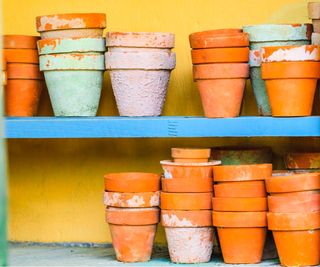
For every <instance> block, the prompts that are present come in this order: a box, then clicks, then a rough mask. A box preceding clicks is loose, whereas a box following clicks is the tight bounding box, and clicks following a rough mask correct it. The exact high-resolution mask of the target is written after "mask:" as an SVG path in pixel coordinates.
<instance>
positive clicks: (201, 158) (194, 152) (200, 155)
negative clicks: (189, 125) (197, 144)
mask: <svg viewBox="0 0 320 267" xmlns="http://www.w3.org/2000/svg"><path fill="white" fill-rule="evenodd" d="M210 154H211V149H210V148H171V156H172V157H173V161H174V162H208V160H209V158H210Z"/></svg>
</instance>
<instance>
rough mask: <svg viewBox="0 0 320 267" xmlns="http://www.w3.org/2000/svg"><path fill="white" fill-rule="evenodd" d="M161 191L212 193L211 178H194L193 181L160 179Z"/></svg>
mask: <svg viewBox="0 0 320 267" xmlns="http://www.w3.org/2000/svg"><path fill="white" fill-rule="evenodd" d="M161 183H162V191H163V192H170V193H204V192H212V191H213V188H212V184H213V180H212V177H203V178H199V177H195V179H181V178H173V179H171V178H162V179H161Z"/></svg>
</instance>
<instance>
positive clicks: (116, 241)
mask: <svg viewBox="0 0 320 267" xmlns="http://www.w3.org/2000/svg"><path fill="white" fill-rule="evenodd" d="M106 221H107V222H108V223H109V228H110V232H111V237H112V243H113V247H114V250H115V252H116V257H117V260H118V261H122V262H145V261H148V260H150V258H151V253H152V247H153V242H154V238H155V234H156V230H157V224H158V222H159V209H157V208H133V209H125V208H108V209H107V210H106Z"/></svg>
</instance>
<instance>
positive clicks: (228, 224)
mask: <svg viewBox="0 0 320 267" xmlns="http://www.w3.org/2000/svg"><path fill="white" fill-rule="evenodd" d="M212 220H213V225H214V226H216V227H217V229H218V236H219V241H220V246H221V251H222V256H223V260H224V262H225V263H233V264H241V263H259V262H260V261H261V258H262V253H263V248H264V244H265V240H266V234H267V229H266V226H267V215H266V212H218V211H213V213H212Z"/></svg>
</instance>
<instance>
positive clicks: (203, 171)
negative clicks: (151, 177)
mask: <svg viewBox="0 0 320 267" xmlns="http://www.w3.org/2000/svg"><path fill="white" fill-rule="evenodd" d="M220 163H221V161H209V162H200V163H192V162H191V163H183V162H173V161H171V160H162V161H160V164H161V166H162V169H163V174H164V177H165V178H168V179H170V178H184V179H193V178H195V177H196V178H208V177H212V175H213V173H212V167H213V166H215V165H219V164H220Z"/></svg>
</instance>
